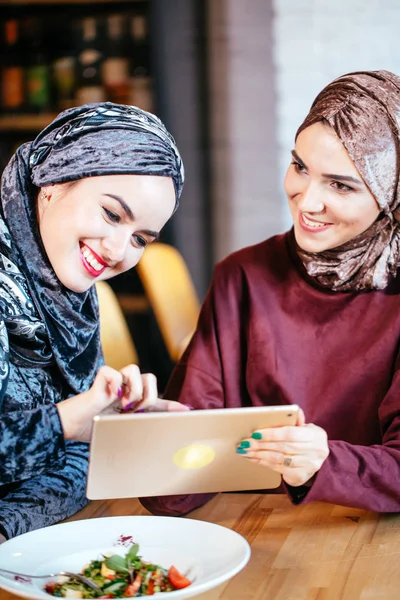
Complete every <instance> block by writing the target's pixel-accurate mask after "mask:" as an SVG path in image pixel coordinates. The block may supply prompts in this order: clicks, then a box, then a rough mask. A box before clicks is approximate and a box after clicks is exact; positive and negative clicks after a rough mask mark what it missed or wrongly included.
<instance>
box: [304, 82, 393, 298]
mask: <svg viewBox="0 0 400 600" xmlns="http://www.w3.org/2000/svg"><path fill="white" fill-rule="evenodd" d="M319 121H325V122H327V123H328V124H329V125H330V126H331V127H332V128H333V130H334V131H335V133H336V135H337V136H338V137H339V139H340V140H341V142H342V143H343V146H344V147H345V148H346V150H347V152H348V154H349V156H350V158H351V159H352V161H353V162H354V164H355V166H356V168H357V170H358V172H359V173H360V175H361V177H362V178H363V180H364V182H365V184H366V185H367V186H368V188H369V190H370V192H371V193H372V194H373V195H374V197H375V199H376V201H377V203H378V204H379V206H380V208H381V210H382V213H381V215H380V217H379V218H378V220H377V221H375V222H374V223H373V224H372V225H371V227H369V228H368V229H367V230H366V231H364V232H363V233H361V234H360V235H358V236H357V237H355V238H353V239H352V240H350V241H349V242H346V243H345V244H343V245H342V246H339V247H337V248H333V249H331V250H326V251H324V252H320V253H312V252H306V251H304V250H302V249H301V248H298V253H299V256H300V258H301V260H302V261H303V264H304V266H305V268H306V270H307V272H308V274H309V275H311V276H312V277H314V278H315V279H316V280H317V282H318V283H319V284H320V285H323V286H324V287H328V288H330V289H332V290H336V291H358V290H368V289H383V288H385V287H386V286H387V284H388V281H389V277H390V276H391V275H395V273H396V270H397V268H398V266H399V265H400V225H399V221H398V220H397V218H396V209H397V208H398V207H399V204H400V190H399V169H400V77H398V76H397V75H394V74H393V73H389V72H388V71H365V72H359V73H349V74H348V75H343V76H342V77H339V78H338V79H336V80H335V81H333V82H332V83H330V84H329V85H328V86H327V87H326V88H324V89H323V90H322V92H320V94H318V96H317V97H316V99H315V100H314V103H313V104H312V106H311V109H310V112H309V114H308V115H307V117H306V119H305V121H304V122H303V123H302V125H301V126H300V127H299V129H298V131H297V134H296V137H297V136H298V135H299V133H300V132H301V131H303V129H305V128H306V127H309V126H310V125H313V124H314V123H317V122H319Z"/></svg>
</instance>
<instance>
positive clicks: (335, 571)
mask: <svg viewBox="0 0 400 600" xmlns="http://www.w3.org/2000/svg"><path fill="white" fill-rule="evenodd" d="M146 514H149V513H148V512H147V511H146V510H145V509H144V508H143V507H142V506H141V505H140V503H139V502H138V501H137V500H108V501H94V502H91V503H90V504H89V505H88V506H87V507H86V508H85V509H84V510H82V511H81V512H79V513H78V514H77V515H75V516H74V517H72V519H70V520H78V519H88V518H92V517H106V516H116V515H146ZM190 518H194V519H201V520H204V521H210V522H212V523H218V524H219V525H224V526H225V527H229V528H231V529H233V530H235V531H237V532H238V533H240V534H241V535H243V536H244V537H245V538H246V539H247V541H248V542H249V544H250V545H251V550H252V555H251V559H250V561H249V563H248V565H247V566H246V567H245V568H244V569H243V571H241V572H240V573H239V574H238V575H237V576H236V577H234V578H233V579H232V580H230V581H228V582H227V583H226V584H224V585H222V586H220V587H219V588H216V589H215V590H211V591H209V592H207V593H205V594H202V595H201V596H197V597H196V598H197V599H201V600H372V599H373V600H399V599H400V515H378V514H375V513H371V512H367V511H365V510H360V509H354V508H346V507H343V506H335V505H332V504H324V503H313V504H309V505H306V506H292V505H291V503H290V502H289V500H288V499H287V498H286V497H285V496H282V495H272V494H265V495H264V494H219V495H218V496H216V497H215V498H214V499H213V500H211V501H210V502H209V503H208V504H207V505H205V506H203V507H202V508H200V509H198V510H196V511H194V512H193V513H191V515H190ZM16 598H17V597H16V596H14V595H12V594H10V593H8V592H6V591H4V590H1V589H0V600H16Z"/></svg>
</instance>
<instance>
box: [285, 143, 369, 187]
mask: <svg viewBox="0 0 400 600" xmlns="http://www.w3.org/2000/svg"><path fill="white" fill-rule="evenodd" d="M292 156H293V158H295V159H296V160H297V162H298V163H299V164H300V165H301V166H302V167H304V168H305V169H307V167H306V165H305V164H304V162H303V161H302V160H301V158H300V156H299V155H298V154H297V152H296V151H295V150H292ZM322 177H325V179H336V180H337V181H346V182H351V183H355V184H357V185H364V182H363V181H361V179H357V178H356V177H352V176H351V175H336V174H335V173H322Z"/></svg>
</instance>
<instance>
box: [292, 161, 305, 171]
mask: <svg viewBox="0 0 400 600" xmlns="http://www.w3.org/2000/svg"><path fill="white" fill-rule="evenodd" d="M290 164H291V165H293V166H294V168H295V169H296V171H299V169H305V167H304V165H302V164H300V163H299V162H297V160H294V159H292V162H291V163H290ZM299 172H300V171H299Z"/></svg>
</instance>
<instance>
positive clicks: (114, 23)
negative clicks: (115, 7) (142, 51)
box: [102, 14, 129, 104]
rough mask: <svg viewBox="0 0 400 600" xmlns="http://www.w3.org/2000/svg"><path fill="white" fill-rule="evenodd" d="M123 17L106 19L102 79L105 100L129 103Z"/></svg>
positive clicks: (127, 60) (113, 16)
mask: <svg viewBox="0 0 400 600" xmlns="http://www.w3.org/2000/svg"><path fill="white" fill-rule="evenodd" d="M124 23H125V20H124V15H122V14H113V15H109V16H108V17H107V38H106V39H107V41H106V51H105V58H104V62H103V66H102V78H103V84H104V87H105V91H106V95H107V100H110V101H111V102H117V103H119V104H128V103H129V58H128V56H127V44H126V32H125V28H124Z"/></svg>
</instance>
